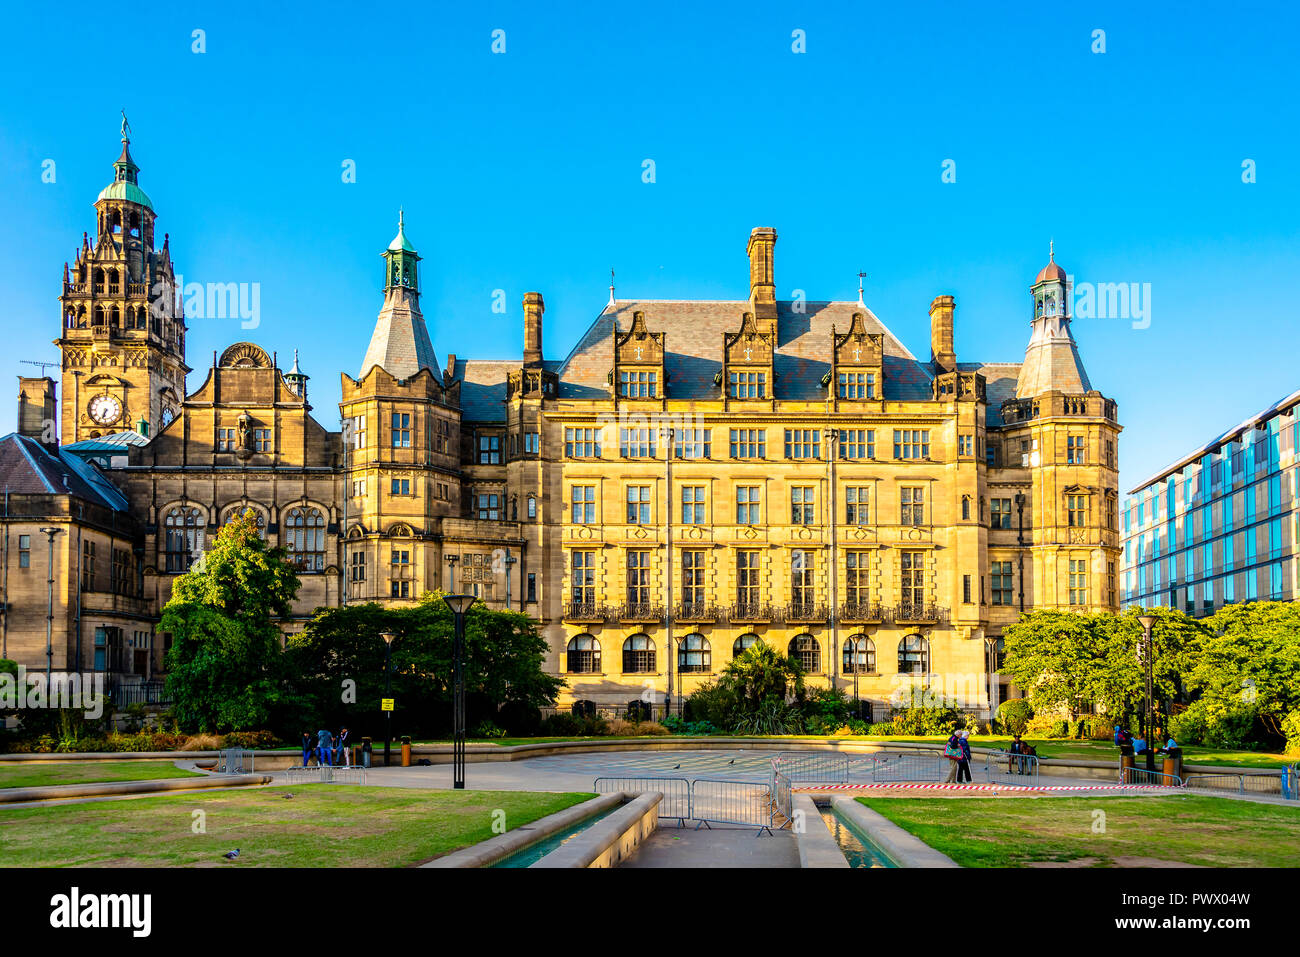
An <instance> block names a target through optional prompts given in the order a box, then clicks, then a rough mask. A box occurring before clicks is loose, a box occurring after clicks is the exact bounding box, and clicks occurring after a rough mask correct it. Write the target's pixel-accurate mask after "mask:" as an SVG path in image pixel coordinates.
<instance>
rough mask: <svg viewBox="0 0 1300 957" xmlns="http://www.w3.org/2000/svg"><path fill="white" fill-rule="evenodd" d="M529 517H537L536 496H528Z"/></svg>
mask: <svg viewBox="0 0 1300 957" xmlns="http://www.w3.org/2000/svg"><path fill="white" fill-rule="evenodd" d="M528 517H529V518H536V517H537V499H536V497H535V496H532V495H530V496H528Z"/></svg>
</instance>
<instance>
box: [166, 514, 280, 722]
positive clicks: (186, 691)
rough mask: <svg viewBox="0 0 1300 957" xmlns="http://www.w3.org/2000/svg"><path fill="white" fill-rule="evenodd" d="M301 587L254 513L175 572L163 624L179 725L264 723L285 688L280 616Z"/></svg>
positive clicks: (231, 524)
mask: <svg viewBox="0 0 1300 957" xmlns="http://www.w3.org/2000/svg"><path fill="white" fill-rule="evenodd" d="M298 587H299V581H298V576H297V575H296V574H295V573H294V570H293V568H292V566H291V565H290V564H289V563H288V561H287V553H286V551H285V549H284V548H282V547H270V546H268V545H267V544H266V542H265V541H264V540H263V539H262V537H261V536H260V535H259V534H258V532H257V525H256V521H255V518H254V516H253V515H252V513H248V514H245V515H244V516H242V517H239V518H236V519H234V520H232V521H231V522H229V523H228V524H227V525H226V526H225V528H223V529H222V530H221V531H220V532H219V533H218V535H217V537H216V538H215V539H214V540H213V542H212V544H211V546H210V547H209V549H208V550H207V551H206V552H205V553H204V554H203V555H202V556H201V557H200V559H199V560H198V561H197V562H195V563H194V566H193V567H192V568H191V569H190V571H189V572H188V573H186V574H185V575H182V576H181V577H180V578H178V579H176V581H175V583H174V584H173V586H172V594H171V597H170V598H169V599H168V601H167V604H166V605H165V606H164V607H163V615H162V621H161V623H160V624H159V626H158V627H159V630H160V631H162V632H164V633H170V634H171V636H172V647H171V650H170V651H168V653H167V660H166V665H167V689H168V691H169V692H170V693H171V695H172V697H173V699H174V701H175V704H174V713H175V715H176V719H177V721H178V722H179V723H180V724H181V726H183V727H185V728H187V729H190V730H196V731H205V732H213V731H233V730H241V729H243V730H256V729H259V728H264V727H266V725H267V723H268V722H269V720H270V718H271V715H272V711H273V709H274V708H275V707H276V704H277V703H278V701H279V699H280V697H281V694H282V690H283V671H282V668H281V664H282V654H281V632H280V628H279V626H278V625H277V623H276V620H277V619H280V618H284V617H287V616H288V615H289V613H290V610H291V607H292V602H293V599H294V596H295V595H297V593H298Z"/></svg>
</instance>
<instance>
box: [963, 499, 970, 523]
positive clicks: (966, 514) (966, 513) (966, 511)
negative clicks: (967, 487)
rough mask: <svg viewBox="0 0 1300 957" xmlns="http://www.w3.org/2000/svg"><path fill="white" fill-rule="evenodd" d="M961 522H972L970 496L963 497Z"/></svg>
mask: <svg viewBox="0 0 1300 957" xmlns="http://www.w3.org/2000/svg"><path fill="white" fill-rule="evenodd" d="M961 520H962V521H963V522H968V521H970V496H969V495H963V496H962V497H961Z"/></svg>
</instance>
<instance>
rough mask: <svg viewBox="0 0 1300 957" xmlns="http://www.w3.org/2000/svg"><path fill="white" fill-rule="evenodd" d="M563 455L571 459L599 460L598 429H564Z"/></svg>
mask: <svg viewBox="0 0 1300 957" xmlns="http://www.w3.org/2000/svg"><path fill="white" fill-rule="evenodd" d="M564 455H565V457H566V458H571V459H598V458H600V429H567V428H566V429H565V430H564Z"/></svg>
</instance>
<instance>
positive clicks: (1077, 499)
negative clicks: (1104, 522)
mask: <svg viewBox="0 0 1300 957" xmlns="http://www.w3.org/2000/svg"><path fill="white" fill-rule="evenodd" d="M1066 511H1067V513H1068V515H1069V521H1070V527H1071V528H1082V527H1083V526H1084V525H1086V524H1088V496H1086V495H1067V496H1066ZM1206 514H1207V515H1208V514H1209V513H1208V512H1207V513H1206Z"/></svg>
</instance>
